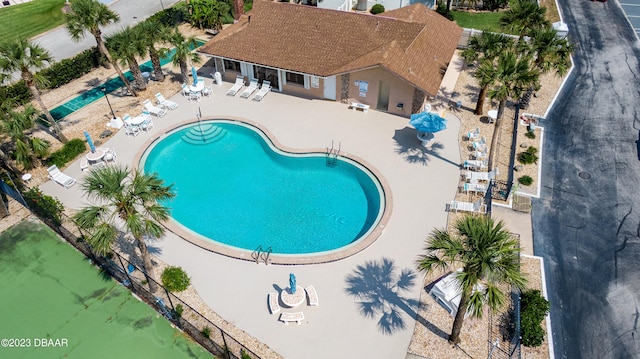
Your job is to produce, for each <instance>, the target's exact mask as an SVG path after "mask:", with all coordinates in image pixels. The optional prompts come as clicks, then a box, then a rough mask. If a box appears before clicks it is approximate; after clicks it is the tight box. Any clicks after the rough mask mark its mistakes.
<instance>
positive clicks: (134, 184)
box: [74, 166, 175, 292]
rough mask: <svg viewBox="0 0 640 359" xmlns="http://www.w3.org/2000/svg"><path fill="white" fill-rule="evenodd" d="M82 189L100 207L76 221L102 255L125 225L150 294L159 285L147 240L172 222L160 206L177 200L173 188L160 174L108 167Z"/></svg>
mask: <svg viewBox="0 0 640 359" xmlns="http://www.w3.org/2000/svg"><path fill="white" fill-rule="evenodd" d="M82 189H83V190H84V191H85V192H86V193H87V195H88V196H89V198H91V199H94V200H96V201H97V203H99V205H93V206H89V207H85V208H83V209H81V210H80V211H79V212H78V213H76V215H75V216H74V219H75V220H76V223H77V224H78V226H79V227H80V228H84V229H87V230H90V232H91V235H90V236H89V238H88V239H87V240H88V242H89V244H91V246H92V247H93V248H94V249H95V250H96V252H97V253H98V254H101V255H104V254H106V253H109V251H110V250H111V246H112V245H113V243H114V242H115V240H116V239H117V237H118V232H117V230H116V225H117V224H119V223H124V228H125V230H126V231H127V232H129V233H131V235H132V237H133V240H134V241H135V243H136V245H137V246H138V249H140V254H141V256H142V260H143V264H144V269H145V276H147V278H148V279H152V280H148V282H149V290H150V291H151V292H155V291H156V290H157V285H156V281H155V276H154V274H153V267H152V266H153V265H152V263H151V256H150V254H149V250H148V248H147V244H146V243H145V240H144V238H145V237H153V238H158V237H160V236H162V235H163V234H164V227H163V226H162V225H161V222H164V221H166V220H167V219H168V218H169V208H168V207H165V206H162V205H160V204H159V203H158V202H160V201H166V200H170V199H172V198H173V197H175V193H174V192H173V190H172V186H165V185H164V182H163V181H162V180H161V179H160V178H158V176H157V175H156V174H151V175H147V174H143V173H141V172H139V171H137V170H129V168H127V167H117V166H107V167H103V168H98V169H95V170H92V171H91V172H90V173H89V174H88V175H87V176H86V177H85V179H84V180H83V181H82Z"/></svg>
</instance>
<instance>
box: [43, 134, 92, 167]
mask: <svg viewBox="0 0 640 359" xmlns="http://www.w3.org/2000/svg"><path fill="white" fill-rule="evenodd" d="M86 150H87V145H86V141H83V140H81V139H79V138H73V139H71V140H70V141H69V142H67V143H65V144H64V146H62V148H61V149H59V150H57V151H55V152H53V153H52V154H51V155H50V156H49V159H48V160H47V162H49V164H51V165H56V166H58V167H60V168H62V167H64V165H66V164H67V163H68V162H70V161H72V160H74V159H75V158H76V157H78V155H79V154H81V153H83V152H84V151H86Z"/></svg>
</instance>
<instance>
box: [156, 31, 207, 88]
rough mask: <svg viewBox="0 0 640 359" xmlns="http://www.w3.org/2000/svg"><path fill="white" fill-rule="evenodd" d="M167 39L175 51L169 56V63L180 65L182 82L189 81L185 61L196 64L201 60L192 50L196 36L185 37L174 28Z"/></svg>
mask: <svg viewBox="0 0 640 359" xmlns="http://www.w3.org/2000/svg"><path fill="white" fill-rule="evenodd" d="M167 40H168V41H169V43H170V44H171V45H173V46H175V53H174V54H173V57H171V63H172V64H173V65H174V66H180V74H181V75H182V81H183V82H184V83H189V68H188V64H187V61H190V62H191V63H192V64H198V63H200V61H201V60H200V56H198V54H196V53H195V52H194V51H193V49H194V48H195V46H196V44H197V43H196V38H195V37H193V36H191V37H189V38H185V37H184V35H182V33H181V32H180V30H178V29H174V31H173V33H172V34H171V35H170V36H169V37H168V38H167ZM162 53H164V52H162Z"/></svg>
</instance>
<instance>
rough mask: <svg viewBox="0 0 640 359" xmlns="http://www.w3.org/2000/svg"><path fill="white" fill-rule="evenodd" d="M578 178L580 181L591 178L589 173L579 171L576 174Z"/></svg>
mask: <svg viewBox="0 0 640 359" xmlns="http://www.w3.org/2000/svg"><path fill="white" fill-rule="evenodd" d="M578 177H580V178H582V179H590V178H591V174H590V173H589V172H584V171H581V172H579V173H578Z"/></svg>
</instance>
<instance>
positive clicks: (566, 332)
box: [533, 0, 640, 359]
mask: <svg viewBox="0 0 640 359" xmlns="http://www.w3.org/2000/svg"><path fill="white" fill-rule="evenodd" d="M560 7H561V9H562V13H563V15H564V20H565V22H567V23H568V25H569V29H570V36H571V39H572V40H573V41H574V42H577V43H578V44H579V49H578V51H577V53H576V56H575V65H576V68H575V70H574V73H573V75H572V76H571V78H570V79H569V81H568V83H567V85H566V87H565V89H564V90H563V93H562V94H561V95H560V97H559V99H558V101H557V102H556V104H555V106H554V107H553V108H552V110H551V112H550V114H549V116H548V117H547V120H546V121H545V123H544V126H545V145H544V152H545V156H544V163H543V170H542V171H543V172H542V175H543V179H544V181H545V183H544V185H543V190H542V193H541V199H540V200H538V201H535V202H534V207H533V225H534V250H535V253H536V254H537V255H541V256H543V257H544V258H545V260H546V262H545V265H546V272H547V283H548V288H549V294H550V300H551V318H552V323H553V339H554V344H555V354H556V357H557V358H571V359H573V358H593V359H596V358H597V359H607V358H625V359H626V358H640V332H638V322H639V321H640V238H639V234H640V200H639V199H640V137H639V136H640V131H639V130H640V116H639V114H640V102H639V101H638V99H639V98H640V79H639V71H640V68H639V64H638V59H639V58H640V49H639V46H638V42H637V40H636V35H635V33H634V31H633V30H632V29H631V27H630V26H629V23H628V21H627V19H626V18H625V17H624V13H623V12H622V10H621V8H620V6H619V5H618V3H616V2H615V1H609V2H607V3H600V2H591V1H586V0H560ZM636 336H638V338H637V339H636V338H635V337H636Z"/></svg>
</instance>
